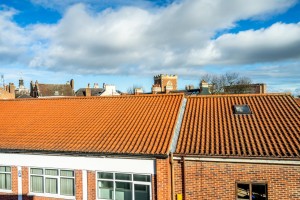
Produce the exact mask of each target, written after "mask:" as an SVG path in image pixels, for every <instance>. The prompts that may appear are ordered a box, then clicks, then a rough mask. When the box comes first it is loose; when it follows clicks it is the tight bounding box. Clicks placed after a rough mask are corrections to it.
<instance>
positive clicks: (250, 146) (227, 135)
mask: <svg viewBox="0 0 300 200" xmlns="http://www.w3.org/2000/svg"><path fill="white" fill-rule="evenodd" d="M236 104H237V105H240V104H248V105H249V107H250V109H251V111H252V114H249V115H241V114H239V115H238V114H234V112H233V106H234V105H236ZM175 153H176V154H185V155H197V156H220V157H224V156H225V157H268V158H272V157H275V158H278V157H281V158H283V157H286V158H299V157H300V107H299V106H298V105H297V104H296V102H295V100H294V99H293V97H291V96H290V95H285V94H281V95H279V94H277V95H276V94H274V95H254V94H252V95H247V94H245V95H230V96H221V95H218V96H200V97H189V98H187V105H186V110H185V114H184V118H183V122H182V126H181V132H180V137H179V139H178V143H177V147H176V152H175Z"/></svg>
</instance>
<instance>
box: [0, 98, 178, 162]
mask: <svg viewBox="0 0 300 200" xmlns="http://www.w3.org/2000/svg"><path fill="white" fill-rule="evenodd" d="M182 100H183V95H155V96H154V95H147V96H142V95H140V96H125V97H91V98H86V97H85V98H76V97H73V98H62V99H61V98H59V99H27V100H24V99H22V100H14V101H9V100H7V101H4V100H2V101H0V110H1V112H0V119H1V122H0V151H17V152H23V151H32V152H44V151H47V152H54V153H55V152H59V153H84V154H85V153H87V154H95V155H98V154H99V155H101V154H122V155H148V156H166V155H167V154H168V153H169V151H170V145H171V141H172V136H173V133H174V127H175V124H176V122H177V117H178V113H179V109H180V107H181V103H182Z"/></svg>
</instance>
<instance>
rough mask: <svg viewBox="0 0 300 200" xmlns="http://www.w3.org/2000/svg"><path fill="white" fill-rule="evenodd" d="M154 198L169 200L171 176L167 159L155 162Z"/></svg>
mask: <svg viewBox="0 0 300 200" xmlns="http://www.w3.org/2000/svg"><path fill="white" fill-rule="evenodd" d="M153 187H156V192H157V194H156V197H157V200H170V199H171V174H170V164H169V159H157V160H156V184H155V185H153Z"/></svg>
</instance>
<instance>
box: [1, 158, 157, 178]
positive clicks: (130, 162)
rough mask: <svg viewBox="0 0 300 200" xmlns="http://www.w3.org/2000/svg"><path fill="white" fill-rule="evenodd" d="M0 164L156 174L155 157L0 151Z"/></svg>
mask: <svg viewBox="0 0 300 200" xmlns="http://www.w3.org/2000/svg"><path fill="white" fill-rule="evenodd" d="M0 165H10V166H24V167H49V168H59V169H79V170H92V171H115V172H132V173H142V174H155V160H154V159H137V158H107V157H104V158H99V157H76V156H65V155H64V156H58V155H41V154H39V155H36V154H14V153H0Z"/></svg>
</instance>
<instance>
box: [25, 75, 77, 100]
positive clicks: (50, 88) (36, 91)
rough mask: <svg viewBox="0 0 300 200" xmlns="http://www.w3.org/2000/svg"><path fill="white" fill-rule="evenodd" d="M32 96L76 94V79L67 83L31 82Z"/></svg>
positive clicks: (49, 96) (46, 96)
mask: <svg viewBox="0 0 300 200" xmlns="http://www.w3.org/2000/svg"><path fill="white" fill-rule="evenodd" d="M30 96H32V97H34V98H52V97H66V96H75V94H74V80H73V79H71V81H68V82H67V83H66V84H44V83H38V81H36V82H35V83H33V82H32V81H31V83H30Z"/></svg>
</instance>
